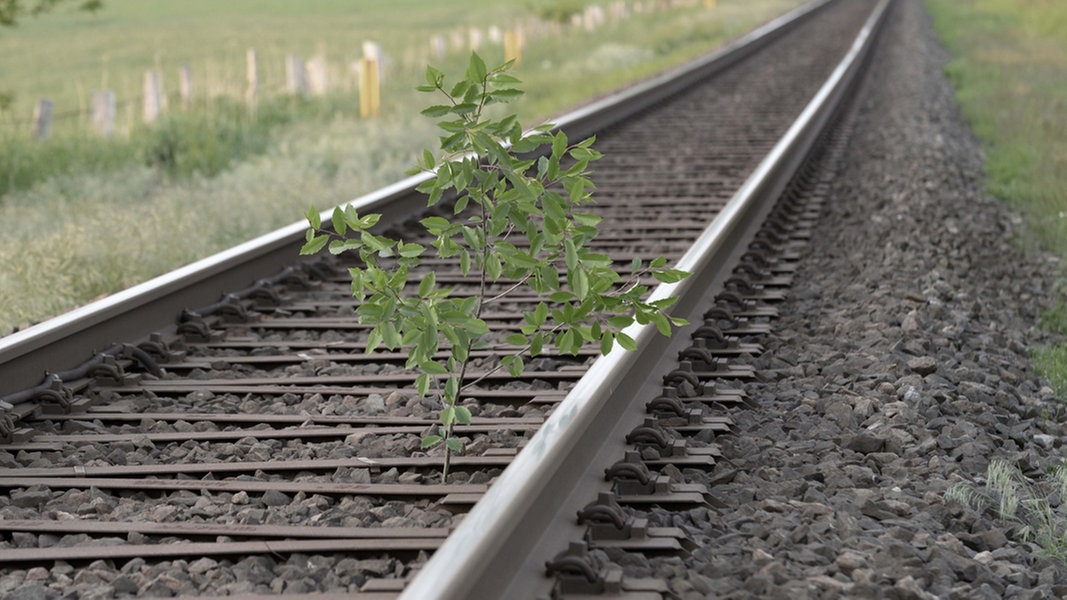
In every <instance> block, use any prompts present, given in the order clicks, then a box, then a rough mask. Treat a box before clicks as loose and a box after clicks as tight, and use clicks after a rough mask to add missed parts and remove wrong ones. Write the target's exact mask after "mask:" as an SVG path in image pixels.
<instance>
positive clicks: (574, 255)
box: [563, 238, 581, 297]
mask: <svg viewBox="0 0 1067 600" xmlns="http://www.w3.org/2000/svg"><path fill="white" fill-rule="evenodd" d="M563 251H564V254H563V260H564V262H566V263H567V269H569V270H572V271H573V270H574V269H575V267H577V266H578V248H577V247H576V246H575V245H574V240H572V239H570V238H567V239H565V240H563ZM580 296H581V294H579V297H580Z"/></svg>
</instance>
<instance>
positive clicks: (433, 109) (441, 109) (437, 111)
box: [422, 104, 452, 169]
mask: <svg viewBox="0 0 1067 600" xmlns="http://www.w3.org/2000/svg"><path fill="white" fill-rule="evenodd" d="M450 112H452V107H451V106H445V105H443V104H437V105H434V106H428V107H426V108H424V109H422V114H424V115H426V116H427V117H430V118H437V117H443V116H445V115H447V114H448V113H450ZM428 162H431V163H432V162H433V161H432V160H430V161H428ZM426 168H428V169H432V168H433V165H432V164H431V165H429V166H427V167H426Z"/></svg>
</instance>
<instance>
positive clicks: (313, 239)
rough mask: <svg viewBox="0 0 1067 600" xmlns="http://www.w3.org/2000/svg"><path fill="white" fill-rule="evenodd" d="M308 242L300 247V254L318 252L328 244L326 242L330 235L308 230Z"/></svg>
mask: <svg viewBox="0 0 1067 600" xmlns="http://www.w3.org/2000/svg"><path fill="white" fill-rule="evenodd" d="M308 236H309V237H308V240H307V243H306V244H304V245H303V246H301V247H300V254H302V255H307V254H317V253H318V252H319V251H320V250H322V248H323V247H324V246H325V245H326V242H329V241H330V236H328V235H314V234H313V232H312V231H311V230H310V229H309V230H308Z"/></svg>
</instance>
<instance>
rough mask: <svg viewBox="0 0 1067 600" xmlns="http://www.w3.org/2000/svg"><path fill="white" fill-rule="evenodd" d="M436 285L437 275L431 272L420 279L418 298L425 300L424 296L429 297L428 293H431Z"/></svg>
mask: <svg viewBox="0 0 1067 600" xmlns="http://www.w3.org/2000/svg"><path fill="white" fill-rule="evenodd" d="M436 285H437V275H436V274H435V273H434V272H433V271H430V272H429V273H427V274H426V276H425V277H423V278H422V281H420V282H419V297H421V298H425V297H426V296H429V295H430V292H431V291H433V288H434V287H435V286H436Z"/></svg>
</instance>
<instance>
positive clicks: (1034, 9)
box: [926, 0, 1067, 399]
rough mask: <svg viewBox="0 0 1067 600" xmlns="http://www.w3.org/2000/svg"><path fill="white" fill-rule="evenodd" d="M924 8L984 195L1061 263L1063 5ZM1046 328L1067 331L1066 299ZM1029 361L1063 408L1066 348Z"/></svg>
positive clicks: (1065, 207)
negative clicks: (944, 56) (974, 139)
mask: <svg viewBox="0 0 1067 600" xmlns="http://www.w3.org/2000/svg"><path fill="white" fill-rule="evenodd" d="M926 4H927V7H928V8H929V9H930V12H931V14H932V15H933V17H934V23H935V26H936V27H937V29H938V32H939V34H940V36H941V39H942V40H943V42H944V43H945V45H946V47H947V48H948V50H949V53H950V54H951V56H952V58H951V60H950V62H949V64H948V65H947V67H946V73H947V75H948V77H949V79H950V81H951V82H952V84H953V86H954V87H955V89H956V96H957V99H958V100H959V102H960V105H961V106H962V108H963V111H964V113H965V114H966V116H967V119H968V120H969V121H970V123H971V126H972V128H973V129H974V131H975V133H976V134H977V135H978V137H979V138H980V139H981V140H982V142H983V143H984V146H985V149H986V156H987V162H986V173H987V176H988V181H987V186H988V189H989V191H990V192H992V193H993V194H994V195H996V196H997V197H999V198H1001V199H1003V200H1004V201H1005V202H1007V203H1008V204H1010V205H1011V206H1012V207H1013V208H1015V209H1016V210H1018V211H1019V212H1020V213H1021V214H1022V215H1023V216H1024V218H1025V219H1026V223H1027V228H1028V230H1029V231H1030V232H1032V235H1033V238H1034V240H1036V243H1037V244H1039V245H1040V246H1041V247H1043V248H1045V249H1047V250H1049V251H1052V252H1054V253H1056V254H1058V255H1059V256H1061V257H1063V258H1064V259H1065V260H1067V193H1065V192H1064V190H1067V3H1064V2H1061V1H1059V0H971V1H968V2H960V1H958V0H927V2H926ZM1063 264H1067V263H1063ZM1061 276H1062V273H1061ZM1065 289H1067V285H1061V286H1059V288H1058V290H1059V292H1058V293H1060V294H1062V293H1063V291H1064V290H1065ZM1043 324H1044V326H1045V327H1046V328H1047V329H1049V330H1050V331H1054V332H1058V333H1060V334H1061V335H1062V334H1064V333H1065V332H1067V309H1065V308H1064V305H1063V300H1061V301H1060V303H1059V305H1058V308H1055V309H1053V310H1052V311H1051V312H1050V314H1049V315H1047V316H1046V317H1045V319H1044V320H1043ZM1035 356H1036V362H1037V365H1038V367H1039V369H1041V370H1042V372H1043V373H1044V374H1045V376H1046V377H1047V378H1048V379H1049V381H1050V382H1051V383H1052V385H1053V388H1054V389H1055V390H1056V392H1057V394H1058V395H1059V396H1060V397H1061V398H1064V399H1067V346H1060V347H1053V348H1044V349H1038V350H1037V351H1036V352H1035Z"/></svg>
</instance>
